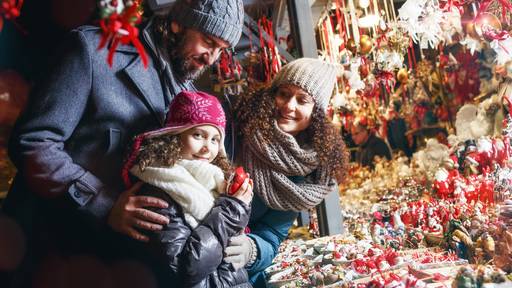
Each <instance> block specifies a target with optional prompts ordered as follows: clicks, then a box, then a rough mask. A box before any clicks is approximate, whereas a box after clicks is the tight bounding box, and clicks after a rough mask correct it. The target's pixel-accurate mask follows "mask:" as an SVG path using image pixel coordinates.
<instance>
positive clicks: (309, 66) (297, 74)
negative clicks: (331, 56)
mask: <svg viewBox="0 0 512 288" xmlns="http://www.w3.org/2000/svg"><path fill="white" fill-rule="evenodd" d="M340 69H341V67H340V65H336V64H331V63H327V62H325V61H322V60H320V59H313V58H300V59H297V60H294V61H292V62H290V63H288V64H286V65H285V66H283V68H282V69H281V70H280V71H279V72H278V73H277V75H276V76H275V78H274V80H273V81H272V86H273V87H279V86H280V85H283V84H293V85H297V86H299V87H300V88H302V89H303V90H304V91H306V92H308V93H309V94H310V95H311V96H312V97H313V98H314V99H315V102H316V104H317V105H319V106H320V107H321V108H322V109H323V110H324V111H326V110H327V106H328V105H329V100H330V99H331V96H332V90H333V88H334V84H335V82H336V76H337V75H338V73H339V72H341V71H340Z"/></svg>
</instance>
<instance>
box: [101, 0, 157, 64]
mask: <svg viewBox="0 0 512 288" xmlns="http://www.w3.org/2000/svg"><path fill="white" fill-rule="evenodd" d="M133 3H134V4H133V5H132V6H129V7H127V8H125V10H124V11H123V12H122V13H121V14H118V13H116V12H114V13H112V14H111V15H110V16H109V17H108V18H106V19H101V20H100V27H101V30H102V31H103V35H102V36H101V40H100V44H99V45H98V50H100V49H103V48H104V47H105V46H107V44H108V46H109V48H108V55H107V63H108V65H109V66H110V67H112V64H113V62H114V52H115V51H116V48H117V46H119V44H123V45H128V44H130V43H131V44H133V46H135V48H136V49H137V52H138V53H139V55H140V57H141V59H142V63H143V64H144V68H145V69H147V68H148V56H147V54H146V51H145V50H144V46H143V45H142V43H141V42H140V40H139V38H138V36H139V29H138V28H137V27H135V26H133V25H134V24H138V23H139V22H140V20H141V17H140V14H139V13H138V11H137V10H138V9H139V5H140V1H134V2H133ZM134 18H135V21H133V19H134ZM132 23H133V24H132Z"/></svg>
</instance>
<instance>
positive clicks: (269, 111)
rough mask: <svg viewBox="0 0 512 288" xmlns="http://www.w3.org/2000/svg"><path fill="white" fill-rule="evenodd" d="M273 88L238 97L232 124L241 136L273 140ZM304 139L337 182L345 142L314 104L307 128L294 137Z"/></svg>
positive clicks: (341, 177) (340, 176)
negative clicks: (256, 133) (259, 136)
mask: <svg viewBox="0 0 512 288" xmlns="http://www.w3.org/2000/svg"><path fill="white" fill-rule="evenodd" d="M277 89H278V88H277V87H266V88H261V89H258V90H253V91H250V92H249V93H247V94H245V95H241V96H240V97H239V98H238V99H237V101H236V103H235V105H234V111H236V112H235V117H236V118H235V121H237V124H238V125H239V126H240V132H241V133H242V135H250V134H252V133H254V131H257V130H259V131H261V133H262V135H263V138H264V139H265V140H266V141H267V143H270V142H271V141H272V138H273V134H274V129H273V125H272V123H273V121H274V119H275V117H276V106H275V100H274V95H275V93H276V92H277ZM297 139H304V141H306V142H307V143H306V144H310V145H311V146H312V147H313V150H314V151H315V152H316V153H317V155H318V159H319V161H320V165H324V166H326V167H327V169H329V171H330V176H331V177H332V178H335V179H336V180H337V181H338V183H341V182H342V181H344V179H345V175H346V172H347V170H348V163H349V156H348V152H347V149H346V146H345V142H344V141H343V138H342V137H341V135H340V133H339V132H338V131H337V130H336V128H335V127H334V125H333V124H332V123H331V122H330V121H329V119H328V118H327V116H326V115H325V112H324V111H323V110H322V109H321V108H320V107H318V106H317V105H315V107H314V108H313V113H312V115H311V124H310V125H309V127H308V128H307V129H306V130H304V131H302V132H301V133H300V134H299V135H297Z"/></svg>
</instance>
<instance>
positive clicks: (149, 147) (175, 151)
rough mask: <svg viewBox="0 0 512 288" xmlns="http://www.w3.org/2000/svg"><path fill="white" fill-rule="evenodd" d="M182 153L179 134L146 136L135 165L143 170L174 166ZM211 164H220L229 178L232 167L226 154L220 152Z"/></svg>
mask: <svg viewBox="0 0 512 288" xmlns="http://www.w3.org/2000/svg"><path fill="white" fill-rule="evenodd" d="M180 154H181V141H180V137H179V135H162V136H157V137H153V138H146V139H144V140H143V141H142V144H141V146H140V150H139V154H138V155H137V159H136V160H135V164H134V165H139V168H140V170H141V171H144V169H146V167H148V166H154V167H172V166H174V164H176V162H178V160H180V159H181V156H180ZM211 164H213V165H216V166H218V167H219V168H220V169H221V170H222V172H224V176H225V178H226V179H227V177H228V175H229V173H230V172H231V170H232V168H231V164H230V163H229V160H228V159H227V158H226V156H224V155H221V154H220V153H219V154H218V155H217V157H215V159H213V161H212V162H211Z"/></svg>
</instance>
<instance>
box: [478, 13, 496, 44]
mask: <svg viewBox="0 0 512 288" xmlns="http://www.w3.org/2000/svg"><path fill="white" fill-rule="evenodd" d="M485 31H495V32H500V31H501V22H500V19H498V17H496V16H494V15H492V14H491V13H482V14H481V15H480V16H478V17H477V18H476V19H475V32H476V34H478V36H479V37H480V38H485V39H486V40H493V39H492V38H488V37H485V35H484V32H485Z"/></svg>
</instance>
